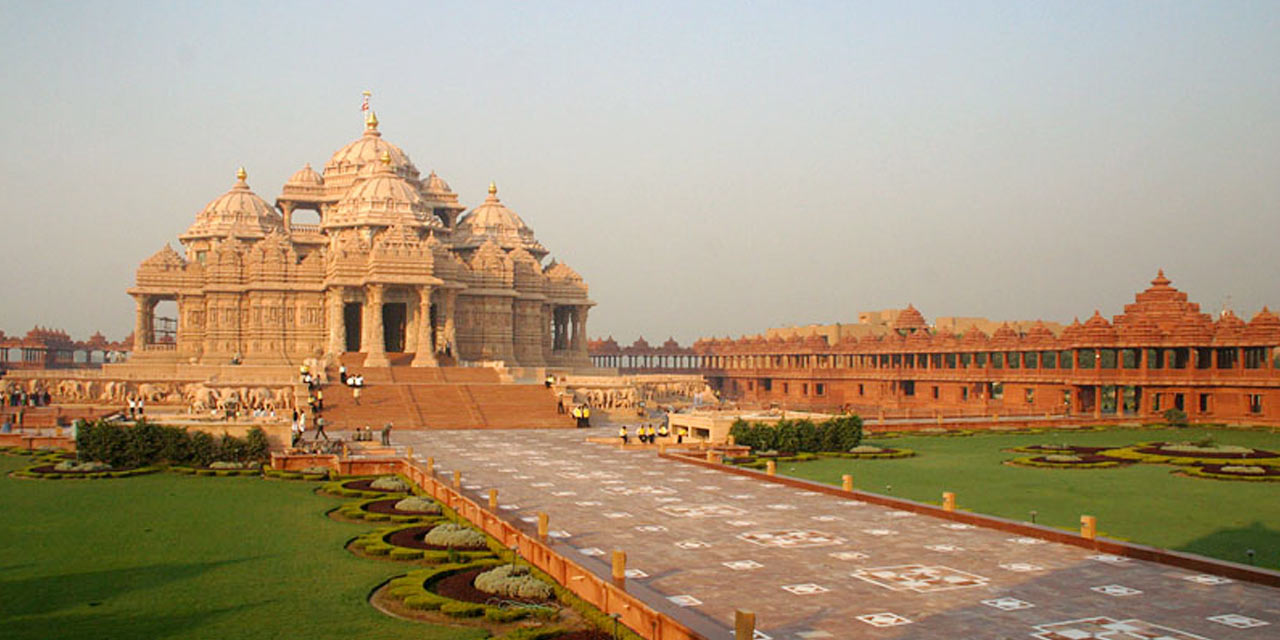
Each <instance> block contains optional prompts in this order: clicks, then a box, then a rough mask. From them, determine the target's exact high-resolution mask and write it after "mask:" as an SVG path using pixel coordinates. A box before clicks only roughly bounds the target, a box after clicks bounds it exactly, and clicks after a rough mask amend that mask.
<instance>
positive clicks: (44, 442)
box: [0, 433, 76, 451]
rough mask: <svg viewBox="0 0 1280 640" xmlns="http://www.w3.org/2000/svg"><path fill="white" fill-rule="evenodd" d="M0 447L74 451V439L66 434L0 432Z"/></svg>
mask: <svg viewBox="0 0 1280 640" xmlns="http://www.w3.org/2000/svg"><path fill="white" fill-rule="evenodd" d="M0 447H18V448H19V449H27V450H29V451H34V450H36V449H61V450H63V451H75V450H76V441H75V440H72V439H71V438H69V437H66V436H44V435H41V436H36V435H26V434H22V433H0Z"/></svg>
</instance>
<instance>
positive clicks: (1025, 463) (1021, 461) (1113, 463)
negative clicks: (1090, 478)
mask: <svg viewBox="0 0 1280 640" xmlns="http://www.w3.org/2000/svg"><path fill="white" fill-rule="evenodd" d="M1041 457H1043V456H1025V457H1021V458H1013V459H1011V460H1005V461H1004V463H1005V464H1007V465H1010V466H1014V467H1034V468H1039V469H1110V468H1113V467H1119V466H1122V465H1125V464H1128V462H1126V461H1122V460H1099V461H1095V462H1052V461H1049V460H1039V459H1038V458H1041Z"/></svg>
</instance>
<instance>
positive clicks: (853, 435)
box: [729, 415, 862, 453]
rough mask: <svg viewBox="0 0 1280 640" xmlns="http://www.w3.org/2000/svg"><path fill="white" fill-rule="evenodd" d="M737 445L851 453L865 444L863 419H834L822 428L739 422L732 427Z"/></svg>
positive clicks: (800, 422) (797, 422)
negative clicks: (851, 450) (861, 443)
mask: <svg viewBox="0 0 1280 640" xmlns="http://www.w3.org/2000/svg"><path fill="white" fill-rule="evenodd" d="M729 434H730V435H732V436H733V441H734V443H736V444H739V445H742V446H745V447H750V448H751V449H752V450H754V451H770V450H776V451H787V452H791V453H818V452H822V451H848V450H849V449H852V448H853V447H856V446H858V444H859V443H860V442H861V441H862V418H860V417H858V416H854V415H850V416H840V417H836V418H832V419H830V420H827V421H825V422H822V423H820V424H814V423H813V422H812V421H810V420H807V419H803V420H779V421H778V422H777V423H775V424H765V423H750V422H747V421H745V420H742V419H741V418H739V419H738V420H735V421H734V422H733V424H732V425H731V426H730V427H729Z"/></svg>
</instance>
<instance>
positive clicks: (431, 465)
mask: <svg viewBox="0 0 1280 640" xmlns="http://www.w3.org/2000/svg"><path fill="white" fill-rule="evenodd" d="M435 474H436V459H435V458H432V457H430V456H427V475H429V476H433V475H435Z"/></svg>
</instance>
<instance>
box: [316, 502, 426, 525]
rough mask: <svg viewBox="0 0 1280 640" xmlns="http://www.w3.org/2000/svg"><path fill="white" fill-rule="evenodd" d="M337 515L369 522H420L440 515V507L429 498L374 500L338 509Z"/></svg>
mask: <svg viewBox="0 0 1280 640" xmlns="http://www.w3.org/2000/svg"><path fill="white" fill-rule="evenodd" d="M338 514H339V515H341V516H342V517H344V518H347V519H349V520H367V521H369V522H405V523H408V522H421V521H423V520H428V519H431V518H434V517H437V516H439V515H441V509H440V505H439V504H437V503H436V502H435V501H434V500H432V499H430V498H424V497H422V496H409V497H407V498H396V497H390V498H374V499H372V500H365V501H363V502H356V503H351V504H346V505H343V506H341V507H338Z"/></svg>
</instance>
